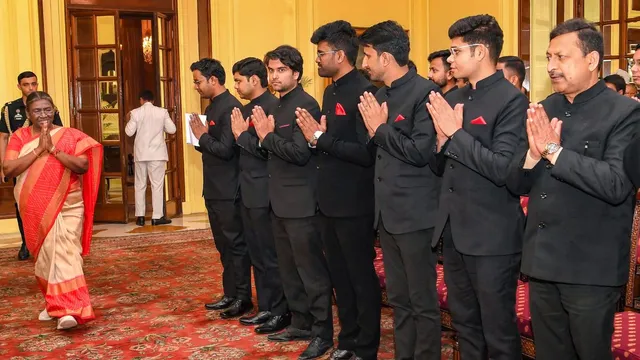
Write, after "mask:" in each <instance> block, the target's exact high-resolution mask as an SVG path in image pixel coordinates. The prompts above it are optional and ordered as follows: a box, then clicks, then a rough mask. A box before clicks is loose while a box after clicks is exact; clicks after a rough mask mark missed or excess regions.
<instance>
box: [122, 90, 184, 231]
mask: <svg viewBox="0 0 640 360" xmlns="http://www.w3.org/2000/svg"><path fill="white" fill-rule="evenodd" d="M140 105H142V106H140V107H139V108H137V109H133V110H131V112H130V113H129V121H128V122H127V126H126V127H125V130H124V131H125V132H126V133H127V136H133V135H135V134H136V133H137V135H136V138H135V141H134V146H133V147H134V152H133V157H134V161H135V175H136V180H135V190H136V217H137V218H138V219H137V221H136V224H137V225H138V226H144V214H145V210H146V209H145V193H146V191H147V177H149V181H150V182H151V200H152V204H153V215H152V217H151V224H152V225H165V224H171V220H169V219H167V218H166V217H165V216H164V198H163V196H162V195H163V194H162V192H163V190H164V174H165V167H166V163H167V161H168V160H169V155H168V153H167V145H166V144H165V142H164V133H167V134H174V133H175V132H176V125H175V124H174V123H173V121H172V120H171V117H170V116H169V112H168V111H167V109H164V108H161V107H158V106H155V105H153V93H152V92H151V91H149V90H144V91H142V92H141V93H140Z"/></svg>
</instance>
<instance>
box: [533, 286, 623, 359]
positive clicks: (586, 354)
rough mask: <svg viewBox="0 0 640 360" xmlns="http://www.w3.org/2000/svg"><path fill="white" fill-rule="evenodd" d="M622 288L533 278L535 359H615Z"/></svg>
mask: <svg viewBox="0 0 640 360" xmlns="http://www.w3.org/2000/svg"><path fill="white" fill-rule="evenodd" d="M621 290H622V288H621V287H609V286H592V285H574V284H560V283H553V282H547V281H541V280H537V279H532V278H530V279H529V300H530V303H531V322H532V327H533V336H534V338H535V339H536V359H540V360H545V359H553V360H555V359H566V360H574V359H575V360H577V359H580V360H604V359H612V358H613V356H612V354H611V336H612V335H613V318H614V314H615V312H616V305H617V302H618V300H619V299H620V293H621Z"/></svg>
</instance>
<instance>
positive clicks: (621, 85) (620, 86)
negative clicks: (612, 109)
mask: <svg viewBox="0 0 640 360" xmlns="http://www.w3.org/2000/svg"><path fill="white" fill-rule="evenodd" d="M602 80H604V82H606V83H609V84H613V86H615V87H616V91H622V93H623V94H624V93H625V92H626V91H627V83H626V81H624V78H623V77H622V76H620V75H618V74H611V75H607V76H605V77H604V79H602Z"/></svg>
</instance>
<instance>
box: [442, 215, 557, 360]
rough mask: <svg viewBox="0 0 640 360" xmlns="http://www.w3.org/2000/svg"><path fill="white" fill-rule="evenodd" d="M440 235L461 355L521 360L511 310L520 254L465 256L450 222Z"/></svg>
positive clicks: (464, 357)
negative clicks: (454, 235)
mask: <svg viewBox="0 0 640 360" xmlns="http://www.w3.org/2000/svg"><path fill="white" fill-rule="evenodd" d="M443 235H444V239H443V255H444V261H443V262H444V280H445V282H446V284H447V288H448V298H449V309H450V310H451V320H452V323H453V326H454V327H455V329H456V331H457V332H458V344H459V346H460V356H461V359H462V360H467V359H468V360H479V359H489V358H490V359H492V360H507V359H508V360H511V359H518V360H520V359H522V345H521V344H520V334H519V333H518V328H517V323H516V312H515V303H516V288H517V286H518V276H519V274H520V257H521V256H520V254H519V253H518V254H513V255H502V256H471V255H464V254H461V253H459V252H458V251H457V250H456V249H455V246H454V245H453V240H452V238H451V228H450V227H449V225H447V227H446V228H445V231H444V234H443ZM536 349H538V339H537V338H536ZM557 359H560V357H558V358H557Z"/></svg>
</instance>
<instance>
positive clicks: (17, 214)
mask: <svg viewBox="0 0 640 360" xmlns="http://www.w3.org/2000/svg"><path fill="white" fill-rule="evenodd" d="M17 181H18V179H17V178H13V186H15V185H16V182H17ZM14 206H15V207H16V220H18V229H19V230H20V236H21V237H22V246H23V247H24V246H27V243H26V242H25V240H24V228H23V227H22V217H20V210H18V203H14Z"/></svg>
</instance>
